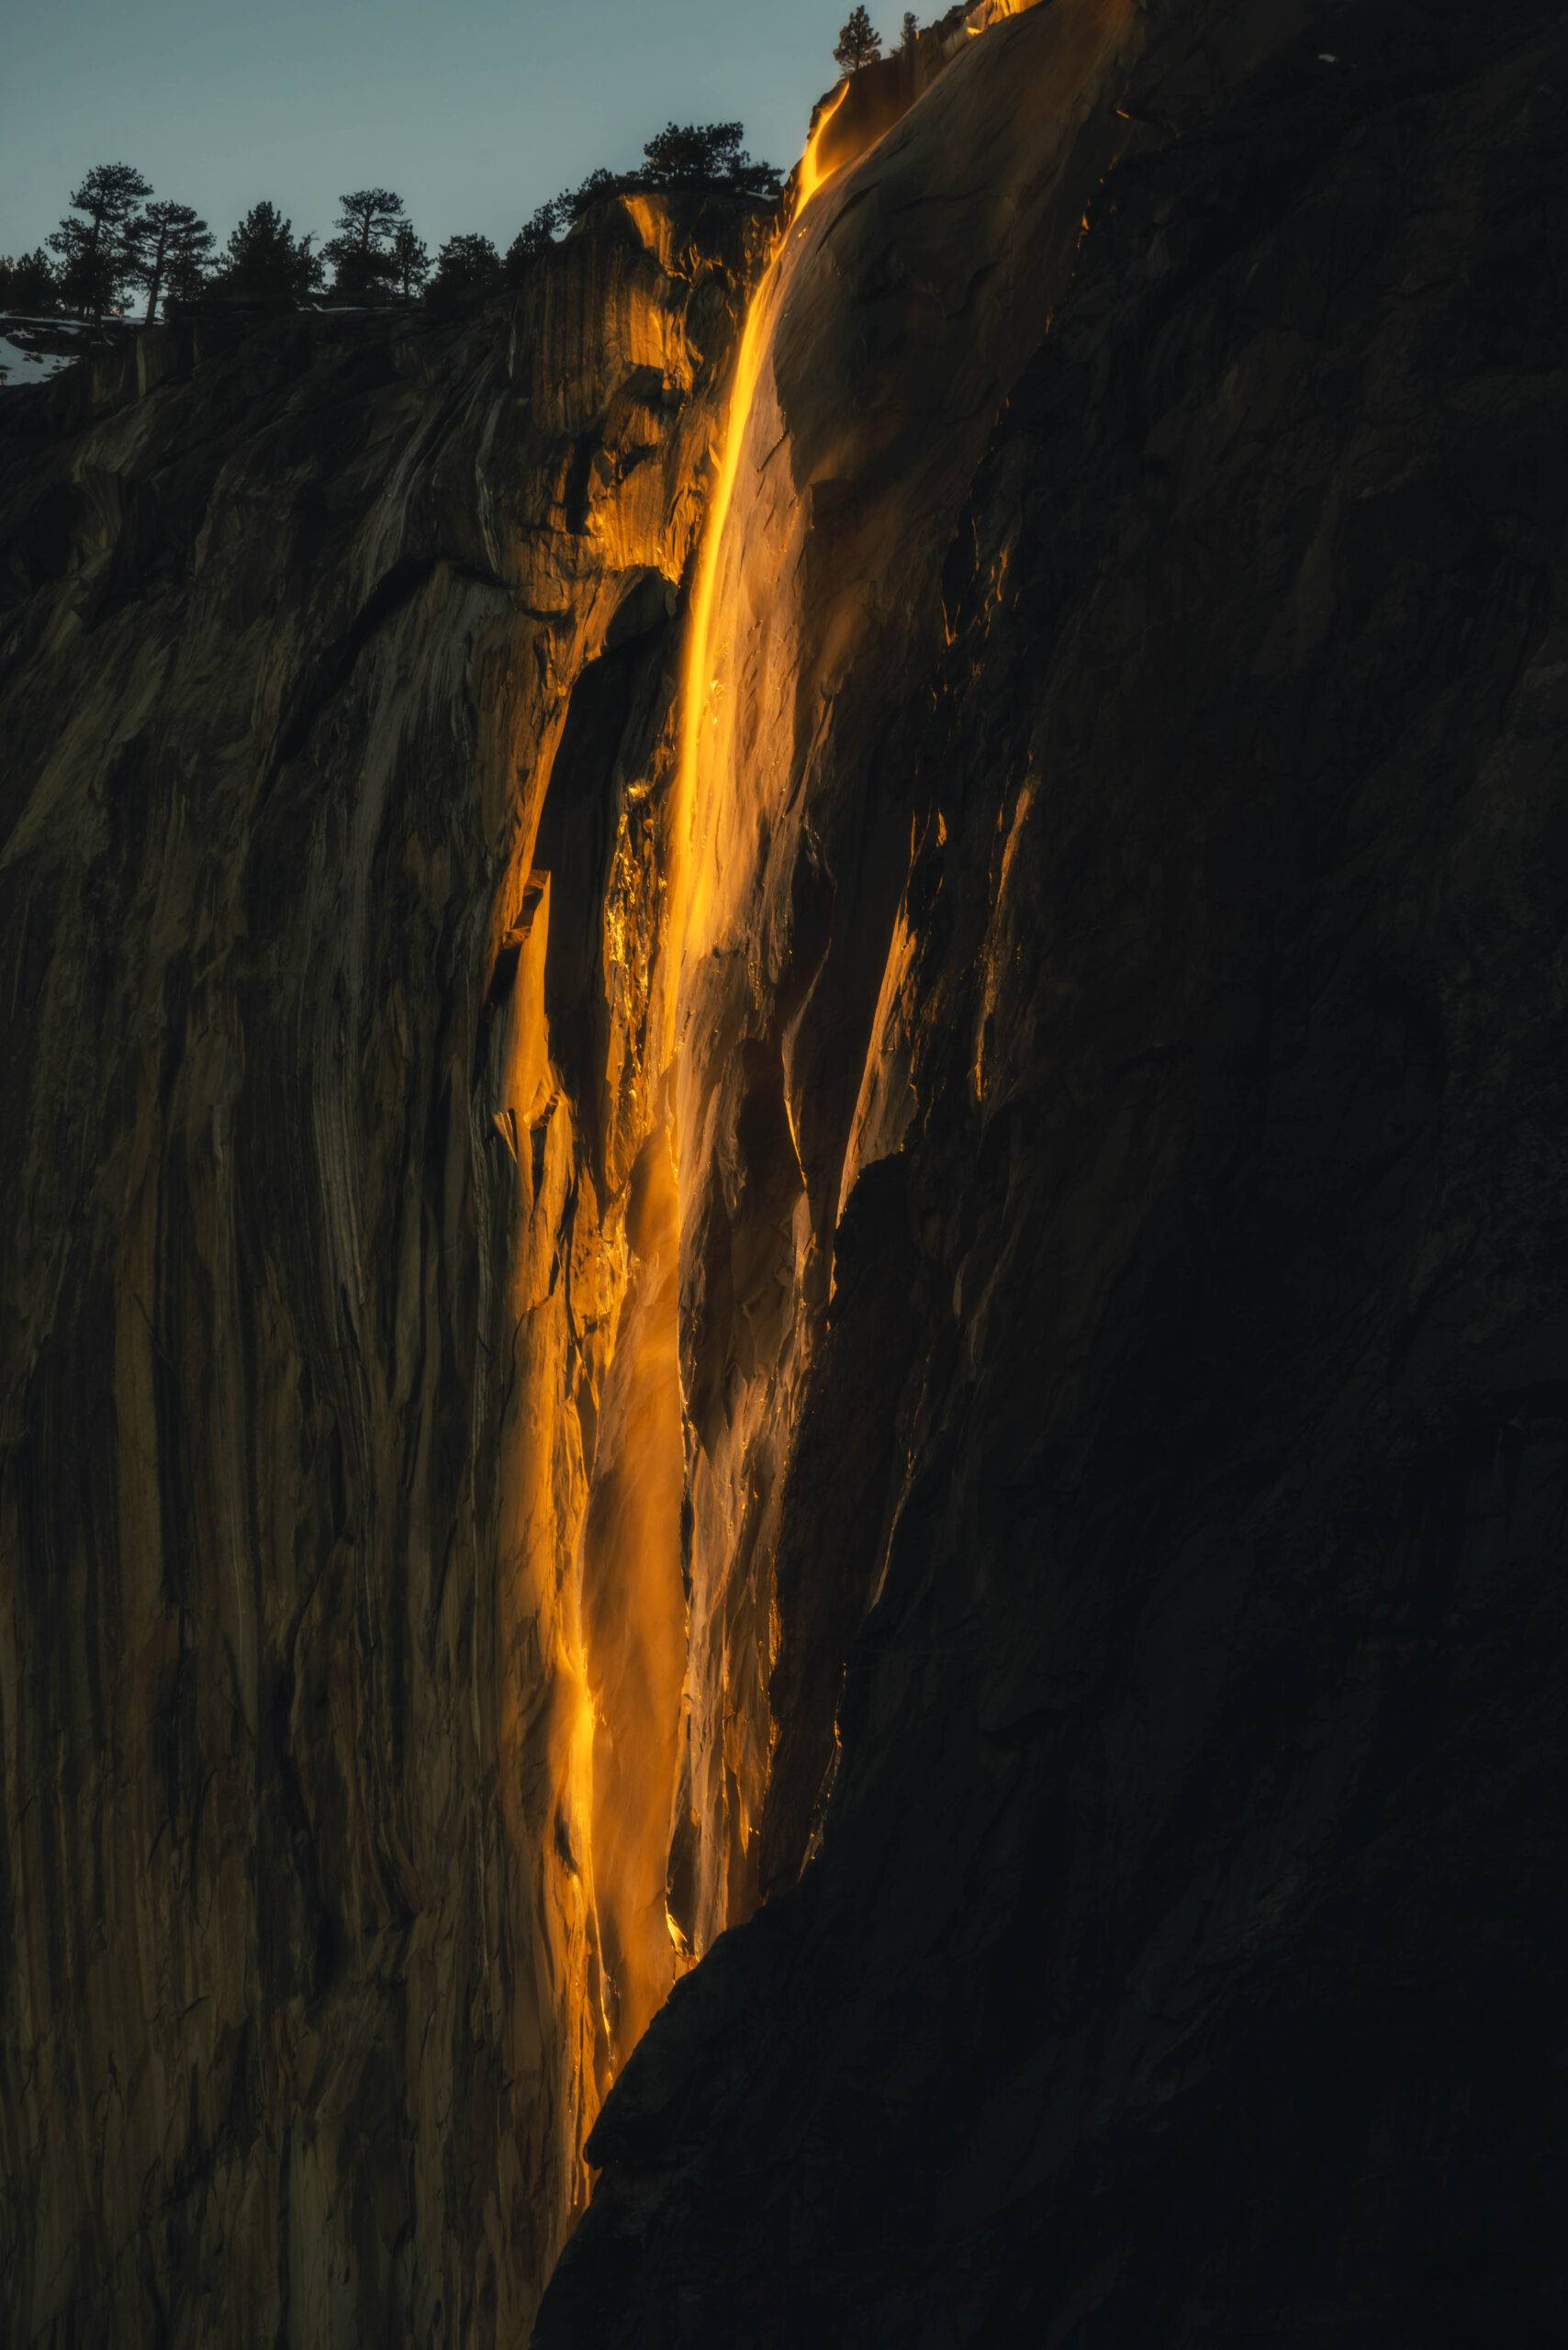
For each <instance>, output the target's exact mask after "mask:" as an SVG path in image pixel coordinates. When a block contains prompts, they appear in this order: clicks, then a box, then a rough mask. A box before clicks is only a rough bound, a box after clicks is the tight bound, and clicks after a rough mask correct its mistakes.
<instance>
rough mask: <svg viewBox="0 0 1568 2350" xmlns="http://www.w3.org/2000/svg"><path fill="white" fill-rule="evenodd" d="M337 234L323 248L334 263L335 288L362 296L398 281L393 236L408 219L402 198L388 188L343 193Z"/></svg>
mask: <svg viewBox="0 0 1568 2350" xmlns="http://www.w3.org/2000/svg"><path fill="white" fill-rule="evenodd" d="M338 202H339V204H340V206H341V207H342V209H341V211H340V212H339V214H338V233H337V235H336V236H335V237H330V238H329V239H328V241H327V243H326V245H325V246H324V247H323V251H324V252H325V254H326V257H327V259H328V260H329V261H330V263H331V264H332V291H333V293H334V294H350V295H353V296H355V297H358V298H361V299H363V298H364V297H365V296H367V295H374V294H385V293H386V290H387V288H388V287H389V286H391V285H393V284H394V283H395V282H396V276H397V271H396V266H395V264H394V263H393V259H392V239H393V237H394V236H395V235H396V233H397V231H398V229H399V228H400V227H401V226H402V224H403V222H404V221H405V220H406V219H407V218H408V215H407V214H406V212H405V211H404V209H403V199H402V197H401V196H396V195H394V193H393V191H392V190H391V189H390V188H389V187H361V188H355V189H354V191H353V194H352V195H351V196H339V198H338Z"/></svg>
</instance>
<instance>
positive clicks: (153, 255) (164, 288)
mask: <svg viewBox="0 0 1568 2350" xmlns="http://www.w3.org/2000/svg"><path fill="white" fill-rule="evenodd" d="M125 240H126V255H127V269H126V274H127V276H128V277H129V279H130V280H131V282H132V284H133V285H145V287H146V288H147V323H148V325H149V326H151V323H152V318H153V313H154V312H155V311H156V309H157V308H158V297H159V296H160V295H163V296H167V295H169V294H171V293H173V292H174V280H175V279H176V278H177V279H178V280H179V287H180V293H181V296H182V297H183V298H187V299H188V297H189V289H190V287H191V286H192V285H193V282H194V283H195V284H196V285H199V284H200V282H201V278H202V275H203V273H204V271H205V269H206V267H207V255H208V254H209V253H210V252H211V251H212V247H213V234H212V230H211V229H209V228H208V227H207V222H206V221H205V220H202V219H199V218H197V216H196V213H195V212H193V211H192V209H191V207H190V206H189V205H188V204H170V203H159V204H150V205H148V206H147V207H145V209H144V210H142V211H140V212H137V213H133V214H132V216H131V218H130V219H129V220H128V221H127V223H126V231H125Z"/></svg>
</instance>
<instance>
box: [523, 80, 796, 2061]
mask: <svg viewBox="0 0 1568 2350" xmlns="http://www.w3.org/2000/svg"><path fill="white" fill-rule="evenodd" d="M842 96H843V92H842V91H840V92H839V93H838V95H837V96H835V98H834V100H833V101H832V103H831V104H830V105H829V106H827V107H825V108H824V109H823V114H822V117H821V118H820V120H819V122H818V124H817V127H816V129H815V130H814V132H813V134H812V139H811V140H810V142H809V144H808V146H807V149H806V152H805V155H804V156H803V158H802V160H801V166H800V170H799V173H798V177H797V185H796V196H795V201H794V204H793V207H791V212H790V222H789V228H790V229H792V228H793V226H794V224H795V222H796V221H797V220H798V219H799V218H800V216H801V212H802V210H803V209H804V207H806V205H807V204H808V203H809V202H810V201H811V199H812V196H813V195H814V194H815V193H816V191H817V189H818V188H819V187H820V186H821V185H822V183H823V178H824V176H825V174H824V173H823V170H822V168H821V163H820V150H821V141H822V136H823V130H824V129H825V128H826V126H827V124H828V122H829V121H830V120H831V118H832V116H833V114H834V110H835V109H836V106H838V104H839V103H840V101H841V99H842ZM786 234H788V229H787V230H786ZM781 250H782V240H781V241H780V245H779V247H778V248H777V249H776V250H775V252H774V254H773V256H772V257H771V258H770V260H769V262H768V265H767V269H766V271H765V272H764V274H763V277H762V280H761V282H760V284H759V285H758V286H757V289H756V294H755V295H754V297H753V298H752V300H751V302H750V304H749V306H748V308H747V312H746V318H745V327H744V330H743V331H742V335H741V340H740V347H739V351H738V353H737V357H736V362H735V371H734V383H733V386H732V388H731V392H730V397H729V401H728V404H727V409H726V413H725V419H724V428H723V437H722V444H721V448H720V452H719V463H718V470H717V473H716V475H715V476H714V480H713V486H712V489H711V498H710V503H709V509H708V514H707V518H706V522H705V526H704V529H703V533H702V539H701V543H700V549H699V554H698V559H697V571H696V578H695V582H694V585H693V590H692V597H691V605H690V612H689V622H688V629H687V638H686V646H685V655H684V663H683V685H682V696H681V703H680V711H679V738H678V766H677V772H676V777H675V781H674V786H673V790H672V797H671V820H670V823H669V828H668V833H667V836H666V838H667V848H666V856H667V858H668V868H667V869H668V873H669V895H668V899H667V901H666V922H665V925H664V935H663V939H662V943H661V946H660V951H659V967H658V976H657V979H656V986H657V989H658V1000H657V1004H656V1008H655V1010H654V1011H653V1013H652V1016H651V1018H650V1022H649V1036H648V1059H647V1077H648V1088H647V1098H648V1100H649V1102H650V1104H651V1105H652V1108H653V1113H654V1121H655V1123H654V1125H653V1131H652V1132H651V1133H650V1134H649V1135H648V1136H647V1138H646V1140H645V1142H644V1147H643V1148H642V1151H641V1152H640V1154H639V1156H638V1158H637V1162H636V1165H635V1167H634V1169H633V1172H632V1177H631V1181H630V1183H629V1185H628V1189H627V1196H626V1201H625V1204H624V1212H623V1215H622V1217H621V1218H620V1219H619V1221H618V1222H612V1223H611V1224H610V1225H608V1226H607V1229H606V1234H605V1237H604V1238H603V1241H602V1244H601V1245H602V1246H603V1248H604V1249H605V1250H606V1252H607V1255H606V1264H607V1271H608V1272H609V1274H610V1281H611V1285H612V1286H615V1287H617V1288H619V1290H620V1292H621V1302H620V1305H619V1309H618V1313H617V1318H616V1326H615V1336H614V1343H613V1347H612V1348H611V1350H610V1359H609V1362H608V1367H607V1370H606V1372H605V1375H604V1382H603V1386H602V1389H601V1391H600V1393H599V1399H598V1410H597V1439H596V1443H595V1448H594V1450H595V1457H596V1462H597V1465H596V1467H595V1469H594V1472H593V1474H592V1481H591V1491H590V1494H589V1497H588V1508H587V1512H586V1515H585V1518H584V1521H583V1525H582V1528H581V1535H580V1552H579V1559H578V1566H579V1577H578V1589H579V1592H580V1608H579V1611H578V1614H579V1627H580V1628H579V1631H578V1639H577V1659H576V1660H575V1661H574V1664H573V1668H572V1670H571V1672H570V1673H569V1675H568V1679H569V1681H570V1683H571V1685H572V1688H573V1690H575V1692H576V1695H577V1703H576V1708H575V1710H574V1712H573V1721H574V1725H575V1728H574V1732H573V1735H574V1740H575V1743H574V1747H573V1761H572V1771H571V1782H572V1809H573V1812H574V1816H575V1817H576V1818H577V1820H578V1821H579V1822H581V1823H583V1824H584V1825H586V1827H587V1830H588V1832H587V1835H586V1837H585V1838H584V1839H583V1842H584V1846H585V1849H584V1851H583V1852H582V1854H581V1855H580V1862H581V1866H582V1868H583V1871H584V1876H585V1882H586V1886H587V1889H588V1904H589V1907H590V1909H591V1913H592V1919H593V1930H594V1932H595V1935H596V1939H597V1952H598V1956H599V1960H600V1961H601V1962H602V1971H601V1973H600V1974H599V1977H598V1979H599V1986H600V1989H601V1992H602V2005H601V2007H600V2009H599V2014H598V2015H597V2016H596V2018H595V2023H596V2027H597V2028H598V2030H599V2033H600V2035H601V2036H599V2040H598V2046H599V2063H598V2066H597V2069H598V2071H599V2081H598V2088H599V2094H601V2095H602V2093H603V2091H604V2090H605V2089H606V2088H607V2087H608V2086H609V2079H610V2077H612V2076H613V2075H614V2073H615V2072H616V2071H617V2070H618V2069H619V2067H620V2066H621V2065H622V2064H623V2063H624V2062H625V2060H626V2058H627V2056H628V2055H629V2054H630V2053H631V2051H632V2049H633V2046H634V2045H635V2044H636V2042H637V2041H638V2040H639V2039H640V2038H641V2036H642V2034H643V2032H644V2031H645V2030H646V2028H647V2025H648V2023H649V2021H650V2020H651V2019H652V2017H653V2015H654V2014H655V2011H656V2009H658V2008H659V2007H660V2005H661V2004H662V2003H663V2000H664V1998H665V1996H666V1993H667V1991H668V1989H669V1987H670V1985H671V1983H672V1982H673V1980H674V1977H675V1975H676V1972H677V1971H678V1968H679V1966H680V1965H681V1964H683V1963H684V1962H687V1961H688V1960H689V1952H688V1950H687V1947H686V1942H685V1937H684V1934H683V1933H682V1931H681V1930H680V1928H679V1927H678V1925H677V1923H676V1921H675V1920H674V1919H673V1918H671V1917H670V1915H669V1914H668V1912H667V1910H666V1871H667V1866H668V1860H669V1852H670V1828H671V1818H670V1813H671V1796H672V1790H673V1789H674V1786H675V1784H676V1780H677V1777H678V1761H679V1750H680V1740H681V1707H682V1694H683V1689H684V1686H685V1680H686V1672H687V1639H688V1622H687V1595H686V1590H685V1585H684V1583H683V1579H682V1564H681V1510H682V1501H683V1494H684V1490H685V1484H684V1480H685V1456H684V1444H683V1429H684V1413H683V1398H682V1389H681V1373H680V1360H679V1251H680V1217H679V1194H678V1176H677V1166H678V1161H677V1136H676V1131H675V1113H674V1092H675V1086H674V1065H675V1060H676V1054H677V1047H678V1007H679V1002H680V995H681V979H682V968H683V964H684V961H685V955H686V949H687V944H688V940H689V935H690V931H691V917H692V907H691V903H690V890H689V877H690V875H691V874H692V872H693V871H694V869H695V860H694V858H693V856H692V853H691V847H692V843H691V828H692V824H693V822H694V819H695V815H696V811H697V807H698V782H699V777H700V762H701V757H702V738H703V717H704V711H705V707H706V703H707V698H708V682H707V681H708V678H709V672H710V666H711V659H712V636H713V625H714V619H715V613H714V601H715V588H716V582H717V578H718V573H719V557H720V551H721V547H722V541H723V536H724V526H725V521H726V519H727V517H728V515H729V512H730V509H731V504H732V501H733V498H734V488H735V481H736V476H737V474H738V472H739V468H740V464H741V454H742V450H743V446H744V444H745V434H746V426H747V422H748V420H749V418H750V416H751V412H752V407H753V403H754V399H755V396H756V388H757V384H758V380H759V377H760V375H761V372H762V369H763V365H764V363H765V359H766V355H767V346H768V341H769V335H770V330H771V327H772V323H773V317H774V311H775V308H776V302H775V295H776V291H777V280H778V255H779V252H780V251H781ZM595 1996H596V1995H595V1994H594V1993H593V1991H592V1986H591V1985H590V1998H593V1997H595Z"/></svg>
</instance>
